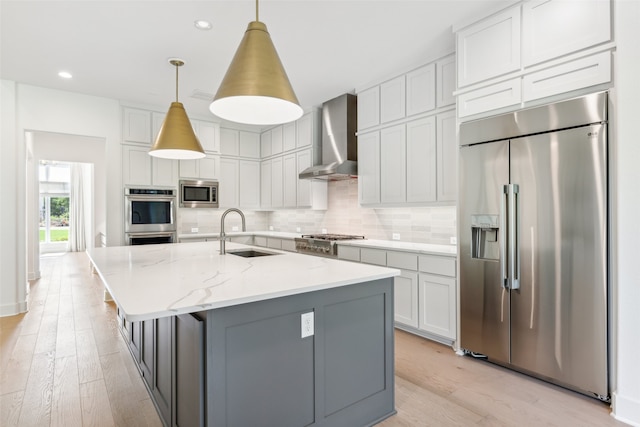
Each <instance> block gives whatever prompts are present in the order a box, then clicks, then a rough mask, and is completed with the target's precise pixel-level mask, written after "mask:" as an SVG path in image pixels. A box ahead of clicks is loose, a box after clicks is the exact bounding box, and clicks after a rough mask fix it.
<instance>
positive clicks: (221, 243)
mask: <svg viewBox="0 0 640 427" xmlns="http://www.w3.org/2000/svg"><path fill="white" fill-rule="evenodd" d="M229 212H238V213H239V214H240V218H242V231H247V225H246V223H245V220H244V214H243V213H242V211H241V210H240V209H236V208H230V209H227V210H226V211H224V213H223V214H222V217H221V218H220V255H224V254H226V253H227V251H226V250H225V247H224V245H225V243H224V242H225V239H226V238H227V237H226V235H225V234H224V218H225V217H226V216H227V214H228V213H229Z"/></svg>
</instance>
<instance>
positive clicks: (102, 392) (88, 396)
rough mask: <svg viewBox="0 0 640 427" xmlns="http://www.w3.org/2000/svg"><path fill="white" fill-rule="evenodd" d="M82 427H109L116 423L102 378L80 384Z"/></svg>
mask: <svg viewBox="0 0 640 427" xmlns="http://www.w3.org/2000/svg"><path fill="white" fill-rule="evenodd" d="M80 402H81V406H82V426H83V427H111V426H115V425H116V423H115V422H114V420H113V413H112V409H111V405H110V403H109V394H108V393H107V387H106V385H105V383H104V380H103V379H99V380H97V381H91V382H88V383H83V384H80Z"/></svg>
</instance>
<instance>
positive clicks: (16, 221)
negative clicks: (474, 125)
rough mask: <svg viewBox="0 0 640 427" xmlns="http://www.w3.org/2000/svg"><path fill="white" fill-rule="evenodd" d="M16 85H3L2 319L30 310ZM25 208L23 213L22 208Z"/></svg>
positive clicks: (0, 186)
mask: <svg viewBox="0 0 640 427" xmlns="http://www.w3.org/2000/svg"><path fill="white" fill-rule="evenodd" d="M16 91H17V89H16V84H15V83H14V82H10V81H6V80H2V81H0V123H1V126H0V136H1V138H2V139H1V140H0V194H2V201H3V204H2V209H0V224H2V227H0V316H6V315H10V314H15V313H21V312H23V311H26V309H27V289H28V288H27V279H26V277H25V271H26V265H25V262H26V261H25V260H26V256H25V255H26V249H25V240H26V239H25V233H24V228H25V219H24V218H25V215H24V203H25V199H24V197H23V196H22V195H23V194H24V189H25V183H24V180H22V182H20V180H19V177H20V176H24V174H25V171H24V164H25V162H18V161H17V159H18V158H24V155H25V154H24V150H21V149H20V147H19V146H18V144H16V143H15V141H16V139H17V137H16V135H17V129H16ZM20 204H22V207H23V208H22V209H21V208H20Z"/></svg>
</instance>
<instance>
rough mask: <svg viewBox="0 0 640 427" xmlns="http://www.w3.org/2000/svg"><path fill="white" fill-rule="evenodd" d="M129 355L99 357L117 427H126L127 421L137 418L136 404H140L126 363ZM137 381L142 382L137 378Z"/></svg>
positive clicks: (137, 390)
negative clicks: (119, 426)
mask: <svg viewBox="0 0 640 427" xmlns="http://www.w3.org/2000/svg"><path fill="white" fill-rule="evenodd" d="M130 357H131V355H130V354H125V353H121V352H117V353H110V354H106V355H104V356H100V363H101V364H102V372H103V375H104V383H105V386H106V387H107V393H108V395H109V403H110V405H111V410H112V415H113V419H114V421H115V423H116V424H117V425H127V420H129V419H133V418H135V417H136V416H137V413H138V407H137V403H138V402H140V400H141V399H140V395H139V387H136V386H134V381H135V378H134V379H133V380H132V378H131V376H130V375H129V371H128V370H127V367H126V363H128V362H129V361H128V359H125V358H130ZM138 380H139V381H142V380H141V379H140V378H139V377H138Z"/></svg>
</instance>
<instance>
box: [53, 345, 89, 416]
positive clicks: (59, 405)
mask: <svg viewBox="0 0 640 427" xmlns="http://www.w3.org/2000/svg"><path fill="white" fill-rule="evenodd" d="M80 425H82V407H81V404H80V384H79V383H78V363H77V359H76V357H75V356H69V357H57V358H56V361H55V371H54V378H53V396H52V402H51V423H50V426H51V427H65V426H80Z"/></svg>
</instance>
